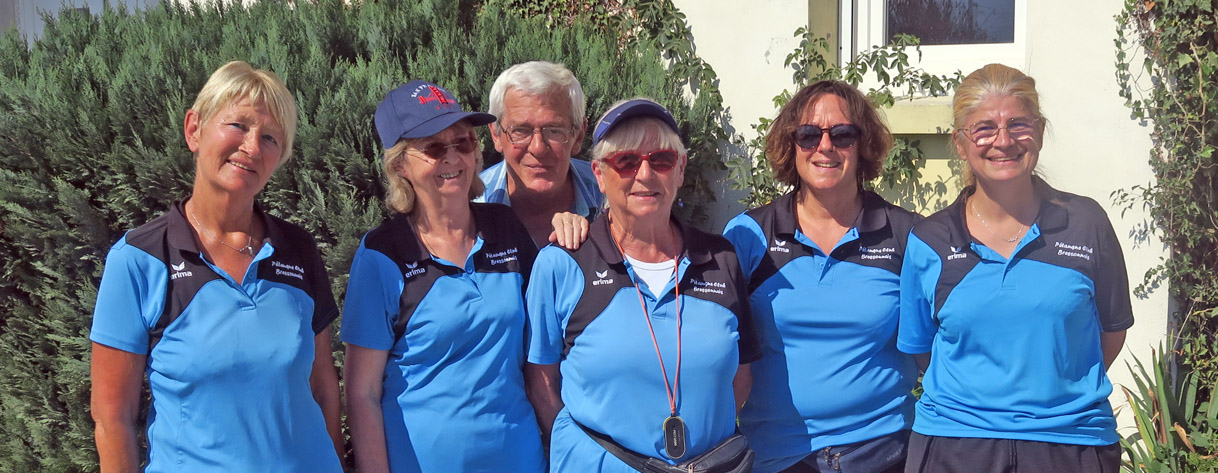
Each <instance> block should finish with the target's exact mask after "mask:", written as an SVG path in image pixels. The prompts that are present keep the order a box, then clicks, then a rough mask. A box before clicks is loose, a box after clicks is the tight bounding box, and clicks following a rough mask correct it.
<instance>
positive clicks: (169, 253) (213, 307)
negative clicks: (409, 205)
mask: <svg viewBox="0 0 1218 473" xmlns="http://www.w3.org/2000/svg"><path fill="white" fill-rule="evenodd" d="M183 205H184V204H183V203H181V202H179V203H176V204H174V205H173V207H172V208H171V209H170V210H169V212H167V213H166V214H164V215H161V216H160V217H157V218H156V219H154V220H152V221H151V222H148V223H147V224H144V225H142V226H140V227H139V228H136V229H135V230H131V231H129V232H127V234H126V235H124V236H123V238H122V239H121V240H119V241H118V243H116V244H115V245H114V246H113V247H112V248H111V249H110V254H109V255H107V257H106V267H105V271H104V273H103V275H102V281H101V287H100V288H99V289H98V294H97V306H96V308H95V309H94V313H93V329H92V330H91V331H90V333H89V338H90V340H92V341H94V342H97V343H99V344H102V345H106V346H109V347H113V348H117V349H119V350H123V351H128V352H131V353H136V354H141V355H147V368H146V371H147V373H148V382H149V385H150V386H151V390H152V406H151V408H150V409H149V413H148V444H149V449H148V465H147V467H146V469H145V471H147V472H168V471H174V472H177V471H191V472H225V473H228V472H233V471H334V472H340V471H342V468H341V467H340V466H339V462H338V456H337V455H336V454H335V452H334V444H333V442H331V440H330V436H329V434H328V433H327V432H326V424H325V420H324V418H323V416H322V412H321V407H320V406H318V404H317V401H315V400H314V399H313V391H312V389H311V388H310V387H309V378H310V375H311V374H312V372H313V360H314V350H315V345H314V338H315V337H316V335H317V334H318V333H321V331H322V330H326V328H327V326H328V325H329V324H330V322H331V321H333V320H334V318H335V317H337V316H338V308H337V306H336V305H335V303H334V296H333V294H332V293H331V290H330V281H329V279H328V278H327V276H326V270H325V266H323V264H322V261H321V255H320V254H319V253H318V251H317V247H316V246H315V244H314V243H313V238H312V236H310V235H309V234H308V233H307V232H305V231H304V230H303V229H301V228H300V227H297V226H295V225H292V224H290V223H287V222H286V221H283V220H281V219H279V218H275V217H272V216H269V215H267V214H265V213H263V212H261V211H258V212H257V215H259V218H261V219H262V222H263V226H264V228H266V232H267V237H266V239H265V240H264V241H263V245H262V248H261V249H260V250H259V252H258V254H257V255H255V256H254V260H253V262H252V263H251V264H250V266H249V269H248V270H247V272H246V274H245V277H244V278H243V280H242V282H241V283H240V284H238V283H236V282H235V281H234V280H233V279H232V278H231V277H230V276H228V275H227V274H225V273H224V271H222V270H220V269H219V268H217V267H216V266H214V265H212V264H211V263H210V262H208V261H207V260H206V259H204V257H203V253H202V251H201V250H200V248H199V245H198V243H197V242H196V240H195V237H194V232H193V230H192V229H191V227H190V223H189V222H188V221H187V220H186V217H185V216H184V214H183Z"/></svg>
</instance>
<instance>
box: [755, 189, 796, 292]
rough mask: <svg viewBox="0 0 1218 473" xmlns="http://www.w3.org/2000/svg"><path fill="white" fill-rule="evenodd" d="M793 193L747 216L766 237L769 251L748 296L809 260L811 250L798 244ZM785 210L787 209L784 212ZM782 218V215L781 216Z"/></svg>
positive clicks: (760, 263)
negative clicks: (793, 264)
mask: <svg viewBox="0 0 1218 473" xmlns="http://www.w3.org/2000/svg"><path fill="white" fill-rule="evenodd" d="M793 199H794V193H793V192H792V193H788V194H786V195H783V196H782V197H779V198H777V199H775V200H774V201H773V202H770V203H768V204H765V205H762V206H761V207H757V208H755V209H752V210H749V211H747V212H745V215H748V216H749V217H750V218H752V219H753V220H754V221H756V222H757V225H758V226H760V227H761V232H762V233H763V234H764V235H765V241H766V247H767V250H766V252H765V255H763V256H762V257H761V261H758V262H757V268H756V269H754V270H753V274H752V275H751V276H750V277H749V281H748V285H749V287H748V293H749V294H752V293H753V291H755V290H757V287H759V286H761V284H762V283H764V282H766V280H768V279H770V278H771V277H774V275H775V274H778V271H779V270H781V269H782V267H783V266H786V265H787V263H790V262H791V261H793V260H795V259H797V258H800V257H802V256H810V255H811V254H812V249H811V248H808V247H807V246H804V245H803V244H802V243H800V242H798V241H796V240H795V231H794V230H795V222H794V216H793V215H792V213H791V211H790V210H789V209H791V206H792V205H794V204H793ZM783 209H787V210H786V211H784V210H783ZM780 213H781V214H782V215H779V214H780Z"/></svg>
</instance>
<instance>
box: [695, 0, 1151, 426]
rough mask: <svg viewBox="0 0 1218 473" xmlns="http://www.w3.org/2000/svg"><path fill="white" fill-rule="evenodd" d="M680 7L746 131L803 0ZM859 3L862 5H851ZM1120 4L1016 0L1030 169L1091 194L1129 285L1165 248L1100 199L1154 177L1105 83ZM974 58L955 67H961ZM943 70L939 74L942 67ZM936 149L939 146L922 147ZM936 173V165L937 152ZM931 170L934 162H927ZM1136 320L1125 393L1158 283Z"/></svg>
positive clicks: (1139, 136)
mask: <svg viewBox="0 0 1218 473" xmlns="http://www.w3.org/2000/svg"><path fill="white" fill-rule="evenodd" d="M675 3H676V5H677V7H678V8H680V9H681V11H682V12H684V13H685V14H686V15H687V20H688V21H689V23H690V27H691V28H692V30H693V32H694V36H695V41H696V47H697V50H698V54H699V55H701V56H702V57H703V58H704V59H705V60H706V61H707V62H709V63H710V64H711V66H712V67H714V69H715V72H716V73H718V74H719V77H720V78H721V82H720V88H721V89H722V92H723V97H724V100H725V102H726V105H727V106H728V107H730V109H731V111H732V115H733V117H734V119H733V123H734V127H735V129H736V130H737V131H738V132H740V133H742V134H744V135H745V136H750V137H751V136H753V135H752V130H751V129H750V128H749V126H750V125H751V124H754V123H756V121H757V118H756V117H759V116H767V117H772V116H773V114H774V113H775V112H776V110H775V109H774V107H773V103H772V102H771V98H772V97H773V96H774V95H775V94H777V93H778V92H779V91H781V90H782V89H784V88H789V87H791V85H792V81H791V71H790V70H789V69H785V68H784V67H783V60H784V59H785V58H786V55H787V53H788V52H790V51H792V50H793V49H794V48H795V47H796V45H797V44H798V43H797V41H795V40H794V39H793V38H792V37H791V33H792V32H793V31H795V29H796V28H798V27H800V26H803V25H806V24H807V15H808V3H807V1H790V0H768V1H758V2H747V3H745V2H734V1H730V0H676V1H675ZM860 3H862V2H860ZM1122 3H1123V2H1122V1H1121V0H1080V1H1075V2H1059V1H1054V0H1027V3H1026V5H1027V6H1026V8H1027V12H1026V14H1027V34H1026V54H1025V57H1024V61H1023V64H1018V65H1016V66H1017V67H1020V68H1022V69H1023V70H1024V71H1026V72H1027V73H1028V74H1030V75H1031V76H1032V77H1034V78H1036V80H1037V88H1038V90H1039V91H1040V93H1041V97H1042V107H1043V109H1044V113H1045V114H1046V116H1048V117H1049V119H1050V121H1051V134H1050V135H1049V136H1048V137H1047V138H1046V142H1045V146H1044V149H1043V150H1042V152H1041V158H1040V159H1041V160H1040V170H1041V172H1042V173H1043V174H1044V175H1045V176H1046V178H1047V179H1048V180H1049V182H1050V183H1051V184H1053V185H1054V186H1056V187H1058V188H1060V189H1062V190H1065V191H1069V192H1073V193H1076V194H1082V195H1086V196H1088V197H1091V198H1093V199H1095V200H1096V201H1098V202H1100V204H1101V205H1103V206H1104V207H1105V209H1106V210H1107V212H1108V215H1109V218H1110V219H1111V221H1112V224H1113V226H1114V227H1115V229H1116V232H1117V234H1118V235H1119V236H1120V237H1121V240H1122V243H1123V251H1124V255H1125V261H1126V265H1127V266H1128V271H1129V279H1130V287H1131V288H1132V287H1134V286H1137V285H1138V284H1139V283H1140V282H1141V281H1142V277H1143V274H1145V272H1146V270H1147V269H1149V268H1150V267H1152V266H1153V265H1155V264H1156V263H1157V262H1158V261H1159V259H1160V258H1163V257H1166V256H1167V252H1166V249H1165V248H1164V246H1163V244H1162V243H1161V242H1160V241H1157V240H1156V241H1151V242H1142V243H1137V242H1135V241H1134V240H1133V238H1132V236H1131V233H1132V231H1133V230H1134V229H1135V228H1136V227H1137V226H1138V225H1140V224H1142V223H1143V222H1145V221H1146V219H1147V218H1148V215H1147V213H1146V212H1144V211H1143V209H1142V208H1141V207H1140V206H1139V207H1136V208H1134V209H1131V210H1130V211H1129V212H1127V213H1126V214H1125V215H1124V216H1122V215H1121V213H1122V209H1121V208H1118V207H1116V206H1115V205H1114V204H1113V202H1112V198H1111V197H1110V195H1111V193H1112V192H1113V191H1116V190H1118V189H1128V188H1130V187H1131V186H1134V185H1137V184H1145V183H1148V182H1150V181H1151V180H1152V179H1153V174H1152V172H1151V170H1150V166H1149V164H1147V160H1148V152H1149V149H1150V146H1151V141H1150V137H1149V128H1148V127H1147V126H1145V125H1143V124H1139V123H1137V122H1135V121H1134V120H1132V119H1131V118H1130V113H1129V110H1128V109H1127V108H1125V106H1124V102H1123V100H1122V99H1121V98H1120V96H1118V95H1117V85H1116V82H1115V66H1114V64H1113V63H1114V60H1115V51H1114V50H1113V39H1114V38H1115V37H1116V33H1115V28H1116V23H1115V21H1114V18H1113V17H1114V15H1116V13H1117V12H1118V11H1119V10H1120V8H1121V6H1122ZM981 64H982V63H972V62H970V63H967V64H964V63H962V64H960V65H959V66H957V67H959V68H962V69H964V68H967V69H965V70H964V72H965V73H967V72H969V71H971V70H972V69H973V68H975V67H977V66H979V65H981ZM942 72H947V71H942ZM928 152H930V153H931V154H939V156H942V154H941V152H942V150H928ZM932 161H933V162H932V163H931V164H932V165H933V167H934V168H935V169H938V170H945V169H947V167H946V163H945V162H944V160H943V159H939V160H937V161H936V160H932ZM932 171H933V170H932ZM723 200H724V201H730V203H726V202H725V203H722V204H721V205H720V209H719V211H718V212H717V213H716V221H715V222H714V224H715V225H720V226H721V225H722V224H723V221H724V220H723V219H726V218H728V217H730V216H731V215H734V214H735V213H736V212H739V211H740V206H739V204H735V200H736V197H735V196H729V197H726V198H724V199H723ZM1133 306H1134V316H1135V318H1136V323H1135V325H1134V327H1133V328H1132V329H1130V330H1129V332H1128V339H1127V341H1126V349H1125V350H1124V351H1123V352H1122V355H1121V358H1120V359H1119V360H1118V361H1117V363H1116V364H1115V365H1114V366H1113V368H1112V369H1111V370H1110V372H1109V375H1110V377H1111V378H1112V380H1113V383H1114V384H1117V385H1120V384H1125V385H1127V386H1130V388H1131V389H1133V384H1132V378H1131V376H1130V374H1129V371H1128V370H1127V369H1126V368H1125V362H1126V361H1127V360H1128V361H1132V356H1134V355H1136V356H1137V357H1139V358H1141V359H1144V360H1148V359H1149V357H1150V349H1151V348H1152V347H1157V346H1158V344H1159V343H1160V341H1162V340H1164V339H1165V334H1166V331H1167V320H1168V313H1169V303H1168V297H1167V291H1166V288H1165V287H1161V288H1159V289H1158V290H1156V291H1155V292H1154V293H1152V294H1151V295H1150V297H1149V298H1147V299H1138V298H1136V297H1135V298H1134V299H1133ZM1111 399H1112V401H1113V405H1114V407H1116V409H1117V411H1118V415H1119V417H1120V421H1121V424H1122V427H1121V433H1122V435H1128V434H1129V433H1130V430H1129V429H1130V428H1131V427H1129V426H1130V425H1131V424H1130V418H1129V416H1128V415H1127V411H1128V409H1127V408H1123V407H1121V405H1123V404H1124V403H1125V399H1124V396H1123V395H1121V393H1120V389H1119V387H1118V388H1117V389H1116V390H1115V391H1114V393H1113V396H1112V398H1111Z"/></svg>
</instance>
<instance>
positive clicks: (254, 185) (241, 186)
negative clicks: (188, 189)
mask: <svg viewBox="0 0 1218 473" xmlns="http://www.w3.org/2000/svg"><path fill="white" fill-rule="evenodd" d="M185 135H186V145H187V147H189V148H190V151H191V152H193V153H194V155H195V192H196V193H197V192H199V191H200V190H201V188H202V187H207V188H209V189H208V190H209V191H213V192H219V193H227V194H235V195H238V196H240V197H242V198H248V199H250V200H253V198H254V196H255V195H257V194H258V192H260V191H261V190H262V188H263V187H266V183H267V181H269V180H270V179H271V174H272V173H273V172H274V171H275V169H276V168H277V167H279V163H280V160H281V158H282V156H283V151H284V150H283V148H282V145H283V143H284V142H285V138H284V132H283V128H282V127H281V126H280V125H279V122H277V121H276V120H275V118H274V116H272V115H271V112H270V110H269V109H268V108H267V107H266V104H265V103H263V102H261V101H259V102H251V101H250V100H249V99H248V98H242V99H240V100H237V101H235V102H234V103H232V104H231V105H228V106H227V107H224V108H222V109H220V110H219V111H217V112H216V113H215V114H214V115H212V116H211V117H208V118H206V119H204V118H203V117H202V116H200V115H199V113H198V112H196V111H194V110H188V111H187V112H186V124H185Z"/></svg>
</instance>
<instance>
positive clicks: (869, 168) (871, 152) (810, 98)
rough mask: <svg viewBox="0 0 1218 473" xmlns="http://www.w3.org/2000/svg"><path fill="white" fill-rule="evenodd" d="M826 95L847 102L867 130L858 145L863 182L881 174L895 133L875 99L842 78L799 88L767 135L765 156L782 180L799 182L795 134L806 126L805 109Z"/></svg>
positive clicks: (855, 120) (856, 122)
mask: <svg viewBox="0 0 1218 473" xmlns="http://www.w3.org/2000/svg"><path fill="white" fill-rule="evenodd" d="M825 95H836V96H838V97H839V98H841V99H842V100H843V101H845V102H846V113H847V114H848V115H849V117H850V122H851V123H853V124H854V125H855V126H857V127H859V129H860V130H862V132H863V133H862V135H863V136H862V138H861V139H860V140H859V142H858V145H857V146H858V147H859V149H858V151H859V175H858V182H859V184H860V185H861V184H862V183H863V182H866V181H870V180H872V179H875V178H877V177H879V176H880V170H881V169H883V167H884V158H885V157H886V156H888V150H889V149H891V148H892V134H891V133H889V132H888V125H885V124H884V121H883V120H881V119H880V114H879V112H878V111H876V109H875V106H874V105H873V104H872V103H871V101H870V100H867V97H866V96H864V95H863V93H862V92H859V90H858V89H856V88H854V86H852V85H850V84H848V83H846V82H843V81H840V80H822V81H819V82H816V83H814V84H811V85H808V86H805V87H804V88H802V89H799V92H796V93H795V95H794V96H792V97H791V100H789V101H788V102H787V104H786V105H783V106H782V108H781V109H779V110H778V116H777V117H775V118H774V121H773V122H771V123H770V131H769V133H767V134H766V137H765V155H766V159H768V160H769V161H770V167H771V168H772V169H773V170H774V177H775V178H776V179H778V181H779V182H782V183H783V184H786V185H789V186H797V185H798V184H799V172H798V171H796V168H795V146H796V144H795V137H794V136H792V133H794V132H795V128H797V127H799V126H800V125H802V123H800V122H801V121H802V120H803V115H804V112H805V111H806V110H807V109H808V108H809V107H811V106H812V105H813V104H815V103H816V101H817V100H819V99H820V98H821V97H822V96H825Z"/></svg>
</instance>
